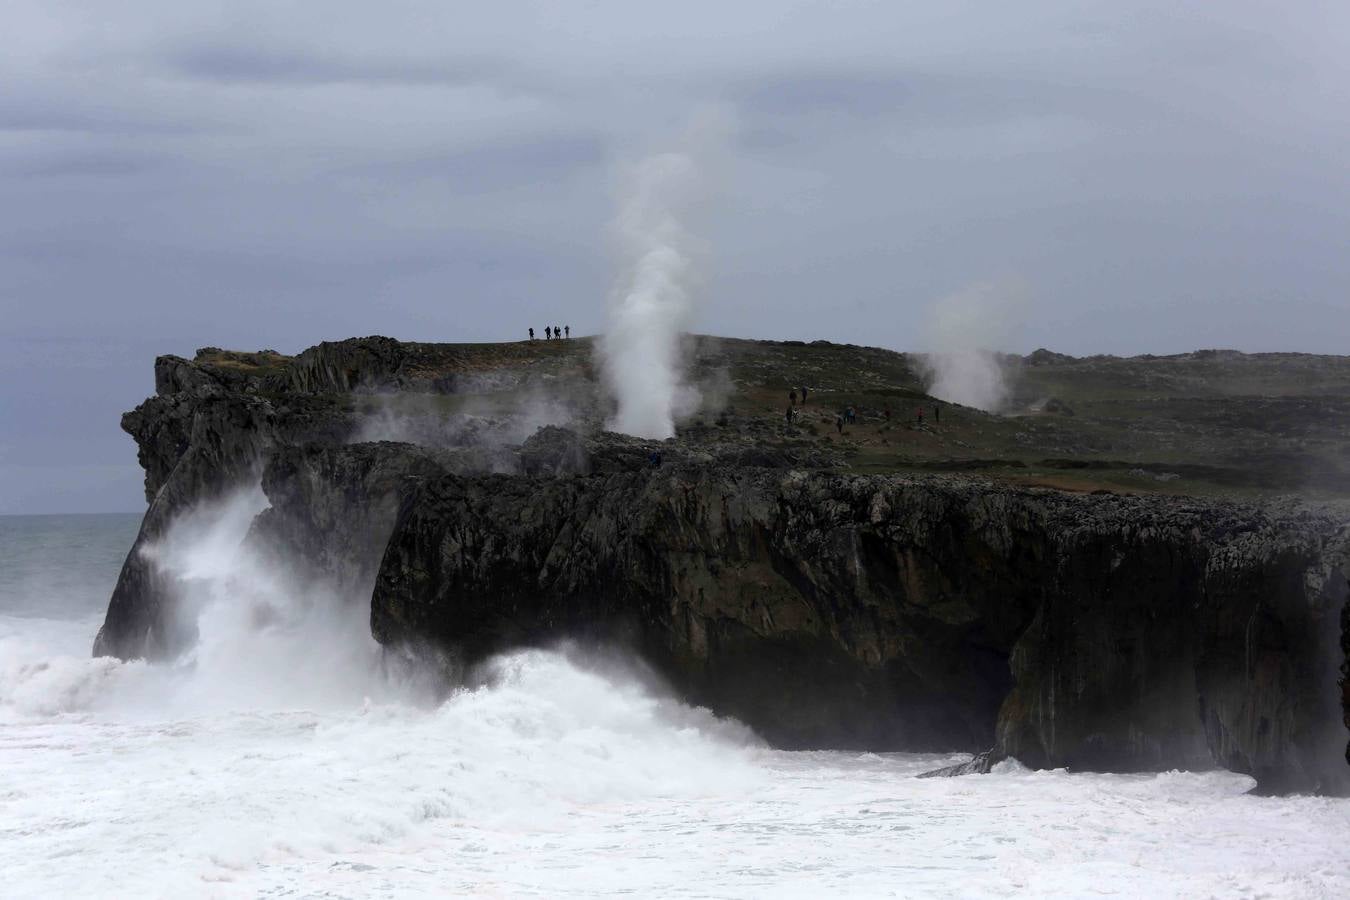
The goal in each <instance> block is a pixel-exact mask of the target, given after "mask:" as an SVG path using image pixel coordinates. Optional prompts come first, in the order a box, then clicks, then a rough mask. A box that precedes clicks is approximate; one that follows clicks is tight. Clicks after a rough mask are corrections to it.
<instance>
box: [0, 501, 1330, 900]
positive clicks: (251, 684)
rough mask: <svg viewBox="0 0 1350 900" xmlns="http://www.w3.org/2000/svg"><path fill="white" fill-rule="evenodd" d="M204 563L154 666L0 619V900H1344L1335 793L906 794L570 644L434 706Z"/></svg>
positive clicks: (1226, 780) (229, 553)
mask: <svg viewBox="0 0 1350 900" xmlns="http://www.w3.org/2000/svg"><path fill="white" fill-rule="evenodd" d="M232 527H235V526H232ZM228 544H229V542H226V545H223V546H221V547H220V548H219V549H218V551H216V554H215V556H214V557H213V560H214V562H211V563H210V565H209V566H207V569H209V570H210V572H208V571H207V569H198V570H197V571H198V572H199V574H202V575H203V577H204V578H205V580H204V581H203V583H202V589H203V590H205V591H207V595H208V597H207V601H206V605H205V607H204V609H205V610H206V611H208V612H209V613H210V614H204V615H203V619H202V626H203V638H202V647H203V648H205V649H204V651H203V652H201V653H198V654H193V655H190V656H189V657H188V658H186V659H185V660H183V661H181V662H180V663H179V664H178V665H173V666H165V665H146V664H144V663H120V662H116V661H114V660H110V659H90V658H89V657H88V647H89V646H90V643H91V641H92V639H93V635H94V632H95V630H96V629H97V626H98V624H99V623H100V621H101V615H97V614H91V612H92V611H86V613H85V614H84V615H83V616H80V617H55V616H54V617H51V618H35V617H33V616H31V615H8V614H5V613H3V612H2V611H0V866H3V872H4V879H5V881H4V885H3V887H0V894H3V895H5V896H16V897H28V896H152V897H170V896H172V897H183V896H220V897H235V896H268V897H275V896H287V897H292V896H302V897H304V896H325V897H370V896H376V897H385V896H387V897H401V896H446V895H473V896H490V897H491V896H511V897H516V896H546V897H560V896H603V895H609V894H619V893H631V894H636V895H638V896H663V897H664V896H687V897H713V896H716V897H762V896H775V897H780V896H786V897H820V896H863V897H881V896H904V897H912V896H934V897H972V896H974V897H980V896H990V897H1004V896H1066V897H1082V896H1119V897H1173V896H1175V897H1194V896H1240V897H1247V896H1268V897H1345V896H1350V840H1348V839H1347V838H1348V836H1350V801H1347V800H1343V799H1327V798H1312V797H1292V798H1264V797H1253V796H1250V795H1247V794H1246V793H1245V791H1246V790H1247V789H1248V788H1249V787H1250V786H1251V784H1252V782H1251V780H1250V779H1249V778H1246V777H1244V776H1241V775H1235V774H1232V773H1227V772H1209V773H1165V774H1156V775H1155V774H1150V775H1131V776H1125V775H1100V774H1085V773H1082V774H1080V773H1068V772H1063V771H1058V772H1031V771H1028V770H1026V769H1024V768H1022V767H1021V766H1019V765H1017V764H1015V763H1005V764H1002V765H1001V766H999V767H998V769H997V771H995V772H994V773H992V774H990V775H984V776H969V777H965V778H954V779H917V778H915V777H914V776H915V775H917V774H918V773H919V772H922V771H925V770H927V769H930V768H933V767H935V766H938V765H942V764H946V763H950V762H955V761H958V760H960V759H962V758H964V757H961V756H955V755H953V756H944V755H918V754H869V753H842V752H812V753H790V752H782V751H775V750H772V749H769V748H767V747H765V746H763V745H762V744H761V743H759V742H758V741H756V740H755V738H754V737H753V735H751V734H750V733H749V732H748V731H747V730H745V729H744V728H742V727H740V726H738V725H736V724H735V723H732V722H727V721H723V720H718V719H716V718H715V717H713V716H712V715H710V714H709V713H707V712H706V711H702V710H697V709H691V708H689V707H687V706H684V705H682V704H680V703H678V702H677V701H675V700H673V699H671V698H670V697H668V696H666V695H665V694H664V693H663V691H662V690H661V689H660V688H659V686H654V685H653V684H652V683H651V681H650V680H649V679H646V678H642V677H637V676H635V675H633V674H630V673H629V672H627V671H625V670H624V669H623V668H621V667H616V666H614V665H613V664H612V661H611V662H606V663H604V664H601V663H598V662H596V661H595V660H594V659H592V658H590V657H587V656H585V655H583V654H581V653H580V651H577V650H572V651H570V652H565V651H542V650H533V651H526V652H519V653H514V654H510V655H507V656H504V657H501V658H499V659H497V660H495V661H494V662H493V664H492V666H491V667H490V671H489V672H487V673H486V675H485V677H484V678H483V679H482V680H481V684H480V686H479V687H476V688H474V689H464V690H461V691H459V692H458V693H455V694H453V695H452V696H450V697H449V698H448V699H446V700H445V701H444V702H433V701H431V700H430V699H429V697H428V695H427V694H426V692H425V690H424V689H423V687H422V686H420V685H418V684H417V683H416V682H413V683H401V682H398V681H396V680H393V679H391V678H390V677H389V676H388V675H387V673H383V672H382V671H381V670H380V668H379V667H378V666H377V665H374V664H373V662H372V661H373V660H376V659H377V656H372V655H371V654H370V652H369V651H371V649H372V646H371V644H370V643H367V641H368V639H369V634H368V631H367V632H364V633H361V632H359V629H358V630H348V629H345V628H343V627H340V623H341V622H343V621H345V619H344V618H343V617H342V616H338V617H334V616H332V615H329V614H327V613H325V614H323V615H318V614H317V613H316V612H315V611H314V607H313V604H312V603H310V602H304V603H296V604H294V605H292V606H289V607H287V606H285V605H284V598H280V597H279V596H278V595H277V594H275V593H269V591H271V590H272V588H264V587H259V586H258V584H259V581H258V578H257V576H256V573H255V574H249V573H248V571H247V569H248V566H249V562H248V560H246V559H243V558H241V557H238V556H235V555H233V554H234V553H235V549H234V548H233V547H232V546H228ZM198 546H201V545H198ZM197 562H198V563H203V561H202V559H201V558H200V557H198V558H197ZM203 564H204V563H203ZM212 567H214V568H212ZM212 573H213V574H212ZM208 576H209V577H208ZM241 579H242V580H241ZM250 585H251V586H250ZM260 597H261V600H260V599H259V598H260ZM3 599H4V598H0V601H3ZM257 602H263V603H266V604H270V605H271V606H273V607H276V606H277V605H278V604H282V606H283V608H279V609H274V610H273V612H272V613H271V614H269V615H268V616H266V617H263V618H262V619H259V618H258V617H257V616H256V615H253V614H250V613H248V610H249V607H250V604H253V603H257ZM25 608H26V609H28V608H29V607H25ZM56 608H60V607H59V605H58V606H57V607H56ZM2 609H3V607H0V610H2ZM231 610H233V614H231ZM316 616H317V618H316ZM260 623H261V624H260ZM335 623H339V624H335ZM344 642H346V643H345V644H344ZM340 646H345V648H346V649H345V650H342V651H341V652H338V650H337V649H336V648H338V647H340ZM326 670H327V671H331V673H332V676H331V679H329V681H328V682H326V683H324V682H323V681H322V679H320V678H319V677H318V674H317V673H320V672H323V671H326Z"/></svg>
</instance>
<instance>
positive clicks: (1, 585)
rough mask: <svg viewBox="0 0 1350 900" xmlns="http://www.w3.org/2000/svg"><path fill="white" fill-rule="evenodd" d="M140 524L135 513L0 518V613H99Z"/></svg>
mask: <svg viewBox="0 0 1350 900" xmlns="http://www.w3.org/2000/svg"><path fill="white" fill-rule="evenodd" d="M140 524H141V515H140V513H111V514H107V515H88V516H0V613H3V614H6V615H11V616H36V617H42V618H49V619H80V618H86V617H88V616H89V615H91V614H99V613H102V612H103V610H105V609H106V608H107V606H108V595H109V594H110V593H111V592H112V586H113V584H114V583H115V582H116V581H117V573H118V571H120V570H121V568H122V561H123V560H124V559H126V555H127V551H128V550H130V549H131V544H132V542H133V541H134V540H136V531H137V529H139V528H140Z"/></svg>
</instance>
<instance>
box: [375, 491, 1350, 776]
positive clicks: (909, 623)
mask: <svg viewBox="0 0 1350 900" xmlns="http://www.w3.org/2000/svg"><path fill="white" fill-rule="evenodd" d="M1343 539H1344V536H1343V535H1338V533H1337V530H1336V522H1335V520H1334V519H1333V518H1330V517H1319V516H1316V515H1312V514H1309V513H1307V512H1306V511H1301V510H1297V509H1293V508H1291V509H1290V510H1288V511H1281V510H1273V511H1272V510H1269V509H1265V508H1259V507H1250V506H1243V505H1238V504H1225V503H1215V502H1197V501H1190V500H1178V499H1163V498H1147V499H1145V498H1131V497H1120V496H1114V495H1105V496H1085V495H1069V494H1063V493H1059V492H1052V491H1039V490H1026V489H1022V490H1016V489H1010V488H1006V487H998V486H995V485H992V484H980V483H972V482H969V481H958V480H953V479H943V478H937V477H928V478H915V477H898V476H892V477H847V476H827V475H810V474H807V473H802V472H794V473H783V472H781V471H772V470H751V469H719V468H715V467H714V468H708V467H697V466H690V467H681V468H676V469H670V468H667V469H663V470H660V471H647V472H630V473H626V474H616V475H601V476H590V477H571V478H553V479H522V478H493V479H481V478H464V477H459V476H446V477H441V478H439V479H435V480H431V481H428V482H426V483H425V484H424V485H423V486H422V487H421V489H420V491H419V493H418V494H417V495H416V496H415V497H413V498H412V499H410V500H409V501H408V502H407V503H406V504H405V506H404V508H403V510H402V512H401V513H400V516H399V520H398V522H397V524H396V525H395V527H394V532H393V535H392V537H391V538H390V541H389V545H388V548H387V550H386V551H385V556H384V560H383V562H382V564H381V568H380V573H379V576H378V579H377V582H376V587H375V592H374V596H373V600H372V610H371V615H372V626H373V629H374V632H375V634H376V636H377V638H379V639H380V640H381V641H384V642H386V643H397V642H399V641H401V640H404V639H413V638H415V639H417V640H425V639H427V638H433V639H435V640H437V641H439V642H441V643H443V644H446V645H453V646H454V647H455V648H456V649H458V650H459V651H460V652H462V653H463V654H465V657H466V658H467V659H468V660H470V661H472V660H473V659H476V658H481V657H483V656H484V655H486V654H489V653H492V652H494V651H497V650H500V649H502V648H504V647H507V646H512V645H516V644H522V643H540V642H548V641H550V640H554V639H556V638H558V637H559V636H560V635H565V634H567V635H577V636H582V637H595V638H602V639H605V640H616V639H617V640H624V641H627V642H629V643H630V644H631V645H632V646H634V648H635V649H637V650H638V651H639V652H641V653H642V654H643V655H644V656H645V657H646V658H648V659H649V660H651V661H653V662H654V663H655V664H656V665H657V667H658V668H659V669H660V670H661V671H663V672H664V673H665V674H666V675H667V677H669V678H670V679H671V680H672V682H673V683H674V684H675V685H676V686H677V688H678V689H679V690H680V691H681V692H682V693H683V694H685V695H686V696H688V697H689V698H690V699H691V700H693V701H695V702H698V703H702V704H705V705H708V706H710V707H711V708H713V709H714V710H716V711H718V712H721V713H725V714H729V715H733V716H736V717H737V718H739V719H742V720H743V721H746V722H747V723H749V724H751V725H752V726H753V727H755V728H756V729H758V730H759V731H760V732H761V733H762V734H764V735H765V736H766V737H767V738H769V739H770V740H771V741H773V742H774V743H775V744H778V745H780V746H788V747H866V748H873V749H929V750H931V749H971V750H974V749H979V748H982V747H988V746H990V745H994V746H995V747H996V752H997V754H998V755H999V756H1002V755H1011V756H1015V757H1017V758H1019V759H1020V760H1022V761H1023V762H1024V763H1027V764H1029V765H1032V766H1041V767H1052V766H1070V767H1073V768H1085V769H1105V770H1113V771H1136V770H1147V769H1159V768H1173V767H1182V768H1204V767H1209V766H1213V765H1215V764H1221V765H1226V766H1228V767H1230V768H1234V769H1236V770H1238V771H1243V772H1249V773H1251V774H1253V775H1255V776H1256V777H1257V778H1258V780H1259V781H1260V783H1261V785H1262V787H1263V788H1267V789H1272V790H1323V791H1330V792H1342V791H1344V790H1346V788H1347V787H1350V779H1347V778H1346V776H1347V775H1350V772H1347V771H1346V770H1345V766H1344V765H1343V763H1342V762H1341V761H1340V754H1339V752H1337V751H1334V750H1332V749H1331V748H1332V747H1333V742H1334V741H1335V740H1336V738H1337V730H1336V729H1337V723H1336V718H1335V715H1334V711H1333V705H1334V702H1335V694H1334V691H1333V685H1334V674H1331V673H1330V671H1329V667H1331V666H1333V665H1334V662H1335V661H1336V656H1335V653H1334V649H1335V648H1334V641H1333V639H1332V638H1331V636H1333V635H1334V627H1335V623H1336V620H1337V616H1338V615H1339V612H1340V609H1341V606H1342V605H1343V599H1344V592H1345V576H1344V573H1343V571H1342V570H1341V569H1340V568H1339V567H1333V566H1328V565H1326V560H1327V559H1328V558H1329V556H1330V555H1331V554H1333V553H1334V552H1335V548H1336V547H1337V546H1339V544H1338V543H1337V542H1338V541H1342V540H1343Z"/></svg>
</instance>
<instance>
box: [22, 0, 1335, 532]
mask: <svg viewBox="0 0 1350 900" xmlns="http://www.w3.org/2000/svg"><path fill="white" fill-rule="evenodd" d="M710 104H711V105H714V106H717V107H719V108H721V109H722V110H724V111H725V113H726V114H727V116H728V117H729V119H730V120H731V121H732V122H733V123H734V127H733V128H732V129H731V134H732V137H731V138H730V139H729V146H728V147H727V148H726V149H725V152H724V154H723V161H722V164H721V168H722V169H723V170H724V171H721V172H719V173H717V178H716V179H715V183H716V184H717V185H718V190H717V192H716V195H715V197H714V199H713V203H712V207H711V214H710V215H708V216H707V217H706V221H705V222H704V224H703V230H704V235H703V236H704V237H705V238H706V239H707V241H708V244H709V266H710V272H709V273H708V276H709V277H708V280H707V287H706V291H705V296H704V297H703V298H702V306H701V312H700V314H699V316H698V328H699V330H701V331H707V332H713V333H720V334H730V335H740V336H756V337H771V338H800V339H815V338H827V339H831V340H836V341H851V342H859V343H868V344H879V345H883V346H889V347H894V348H897V349H920V348H922V347H923V346H924V343H925V334H926V324H925V323H926V322H927V321H928V318H929V316H930V313H931V310H932V307H933V304H934V303H935V302H937V301H938V300H939V299H940V298H942V297H945V296H948V295H952V294H961V293H962V292H968V291H969V290H970V286H971V285H976V284H980V283H985V282H994V283H1009V284H1016V285H1017V286H1018V287H1017V292H1018V294H1019V298H1020V300H1019V303H1018V306H1017V311H1018V312H1017V317H1016V321H1014V322H1011V323H1010V324H1008V325H1007V327H1006V328H1005V329H1004V333H1002V334H1000V335H999V336H998V337H997V338H996V340H998V341H999V342H1000V343H1001V344H1002V345H1003V349H1008V350H1017V351H1027V350H1030V349H1033V348H1035V347H1037V346H1042V345H1043V346H1048V347H1051V348H1054V349H1056V350H1060V351H1065V352H1070V353H1075V354H1084V353H1094V352H1110V353H1120V354H1129V353H1139V352H1157V353H1165V352H1177V351H1184V350H1189V349H1194V348H1197V347H1215V346H1223V347H1236V348H1239V349H1244V350H1273V349H1281V350H1308V351H1319V352H1333V353H1346V352H1350V315H1347V313H1350V293H1348V292H1347V286H1348V285H1350V165H1347V148H1348V147H1350V142H1348V141H1347V139H1348V138H1350V3H1346V2H1344V0H1334V2H1319V0H1298V2H1296V3H1274V2H1260V3H1257V2H1245V0H1225V2H1222V3H1217V2H1204V3H1184V2H1177V0H1169V2H1159V3H1148V2H1129V3H1121V2H1118V0H1112V2H1101V3H1093V2H1064V3H1057V2H1037V0H1032V2H1021V3H993V2H988V3H960V2H952V0H942V2H936V0H933V2H926V3H902V2H897V0H890V2H880V3H871V4H862V3H824V2H815V3H790V2H783V0H774V2H744V0H742V2H736V3H727V2H725V0H722V2H715V3H713V2H708V3H705V2H691V0H680V2H666V3H659V4H654V3H641V2H634V0H625V2H586V3H582V2H572V3H549V2H540V3H516V2H506V0H495V2H492V3H478V4H467V3H447V2H444V0H428V2H404V0H384V2H380V3H369V2H360V3H357V2H333V0H328V2H316V3H288V2H279V0H268V2H258V3H254V2H243V0H229V2H221V3H211V2H189V3H184V2H181V0H154V2H122V3H118V4H95V3H88V2H67V0H32V2H30V0H5V3H4V4H3V5H0V513H3V512H38V511H67V510H136V509H139V508H142V507H143V505H144V502H143V498H142V496H141V488H140V480H141V473H140V470H139V468H138V467H137V465H136V462H135V449H134V445H133V444H132V441H131V440H130V438H128V437H127V436H125V435H123V434H122V433H121V432H120V431H119V429H118V418H119V416H120V414H121V413H122V412H123V411H124V410H126V409H129V408H131V407H132V406H134V405H135V404H136V403H138V402H139V401H140V400H141V399H143V398H144V397H145V396H147V395H148V394H149V393H151V392H152V390H153V378H152V359H153V357H154V356H155V355H156V354H159V353H179V354H183V355H189V356H190V355H191V354H192V352H193V351H194V350H195V348H197V347H199V346H205V345H220V346H229V347H237V348H245V349H256V348H262V347H272V348H276V349H278V350H282V351H285V352H294V351H297V350H300V349H302V348H304V347H306V346H309V345H311V344H314V343H316V342H318V341H320V340H325V339H337V338H343V337H348V336H352V335H364V334H372V333H379V334H388V335H392V336H394V337H399V338H405V339H416V340H433V341H434V340H449V341H481V340H510V339H516V338H519V337H520V336H521V335H522V333H523V332H524V329H525V328H526V327H527V326H528V325H531V324H533V325H535V326H536V327H537V328H541V329H542V327H543V326H544V325H545V324H547V323H552V322H566V323H569V324H571V326H572V328H573V329H574V333H575V332H582V333H585V332H591V331H595V330H597V329H598V328H600V327H601V326H602V323H603V320H604V310H605V294H606V290H607V288H608V285H609V283H610V280H611V278H612V272H611V265H610V260H609V257H608V256H607V253H606V249H605V241H604V239H603V235H604V233H605V226H606V221H607V220H608V218H609V217H610V216H611V215H612V214H613V208H614V197H613V189H612V186H613V184H614V183H615V171H616V166H618V165H619V164H621V163H622V162H623V161H624V160H629V159H632V158H635V157H637V156H640V155H642V154H643V153H645V152H650V151H651V150H654V149H655V150H659V149H661V147H662V146H663V142H664V141H668V140H670V139H671V136H672V135H674V134H676V133H678V131H679V129H680V128H681V127H682V124H683V123H684V122H686V121H688V118H689V116H690V115H691V114H692V113H693V111H695V110H698V109H700V108H706V107H707V106H708V105H710Z"/></svg>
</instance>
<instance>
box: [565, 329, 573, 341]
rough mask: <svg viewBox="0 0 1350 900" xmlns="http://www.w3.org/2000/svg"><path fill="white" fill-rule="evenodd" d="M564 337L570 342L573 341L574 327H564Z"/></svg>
mask: <svg viewBox="0 0 1350 900" xmlns="http://www.w3.org/2000/svg"><path fill="white" fill-rule="evenodd" d="M563 337H565V338H567V339H568V340H571V339H572V326H571V325H564V326H563Z"/></svg>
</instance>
